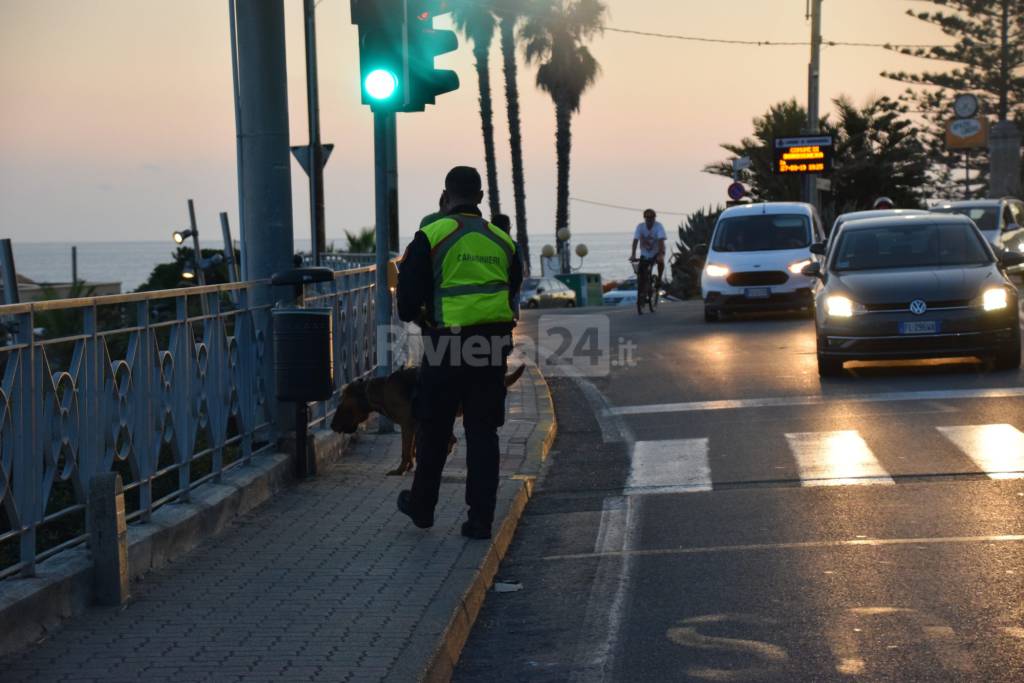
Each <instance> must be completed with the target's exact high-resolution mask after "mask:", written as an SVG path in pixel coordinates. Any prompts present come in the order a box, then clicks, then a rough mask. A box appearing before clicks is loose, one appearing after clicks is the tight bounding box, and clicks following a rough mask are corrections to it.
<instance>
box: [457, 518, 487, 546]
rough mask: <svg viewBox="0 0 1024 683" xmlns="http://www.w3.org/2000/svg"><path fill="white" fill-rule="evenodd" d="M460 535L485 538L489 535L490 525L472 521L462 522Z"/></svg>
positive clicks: (478, 538) (480, 539)
mask: <svg viewBox="0 0 1024 683" xmlns="http://www.w3.org/2000/svg"><path fill="white" fill-rule="evenodd" d="M462 535H463V536H465V537H466V538H472V539H476V540H478V541H483V540H486V539H488V538H490V537H491V525H490V524H481V523H479V522H473V521H468V522H463V523H462Z"/></svg>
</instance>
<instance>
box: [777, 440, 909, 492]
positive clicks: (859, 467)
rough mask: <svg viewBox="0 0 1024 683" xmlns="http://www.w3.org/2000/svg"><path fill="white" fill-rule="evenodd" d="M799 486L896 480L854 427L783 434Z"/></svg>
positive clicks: (882, 482) (842, 484)
mask: <svg viewBox="0 0 1024 683" xmlns="http://www.w3.org/2000/svg"><path fill="white" fill-rule="evenodd" d="M786 441H788V442H789V448H790V450H792V451H793V456H794V457H795V458H796V464H797V467H798V468H799V469H800V485H801V486H849V485H851V484H895V482H894V481H893V480H892V477H890V476H889V473H888V472H886V471H885V468H883V467H882V465H881V463H879V462H878V459H877V458H876V457H875V454H874V453H872V452H871V449H870V448H868V445H867V444H866V443H864V439H863V438H861V436H860V434H859V433H857V432H856V431H840V432H801V433H796V434H786Z"/></svg>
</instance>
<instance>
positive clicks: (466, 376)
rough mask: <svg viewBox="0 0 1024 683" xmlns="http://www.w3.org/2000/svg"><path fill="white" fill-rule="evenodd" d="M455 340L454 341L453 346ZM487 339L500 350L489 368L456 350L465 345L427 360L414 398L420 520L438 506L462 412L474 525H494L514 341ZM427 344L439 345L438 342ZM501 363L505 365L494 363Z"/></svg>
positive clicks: (415, 495)
mask: <svg viewBox="0 0 1024 683" xmlns="http://www.w3.org/2000/svg"><path fill="white" fill-rule="evenodd" d="M454 339H456V338H455V337H449V340H448V341H453V340H454ZM488 339H489V340H490V343H497V344H499V345H500V347H501V349H500V352H499V353H498V354H495V355H493V356H492V354H489V353H488V354H485V355H486V356H488V357H489V359H488V360H486V364H481V362H476V363H472V364H471V363H468V362H466V360H465V359H463V358H462V357H461V355H460V353H459V348H457V347H458V346H460V345H461V344H453V345H449V351H448V352H447V353H445V354H443V355H441V354H435V355H434V356H433V357H431V356H432V354H431V353H429V352H427V353H425V354H424V357H423V362H422V364H421V365H420V374H419V383H418V385H417V387H416V395H415V398H414V401H415V403H414V411H415V415H416V419H417V422H418V426H419V429H418V431H417V433H416V474H415V475H414V477H413V482H412V497H411V500H410V503H411V505H412V508H413V509H414V510H415V511H416V513H417V514H430V513H432V512H433V510H434V507H435V506H436V505H437V498H438V492H439V490H440V488H441V472H442V470H443V469H444V465H445V461H446V460H447V459H448V444H449V438H450V437H451V434H452V428H453V426H454V424H455V417H456V415H457V413H458V410H459V407H460V406H461V407H462V413H463V416H462V422H463V426H464V428H465V431H466V461H467V462H466V466H467V469H468V476H467V478H466V505H468V506H469V520H470V522H473V523H475V524H479V525H483V526H487V527H489V526H490V525H491V523H492V522H493V521H494V506H495V502H496V497H497V493H498V469H499V465H500V458H501V453H500V448H499V445H498V427H500V426H501V425H503V424H504V423H505V395H506V389H505V370H506V367H507V358H508V354H509V352H510V351H511V348H512V345H511V341H512V340H511V335H504V336H498V337H488ZM424 342H425V343H434V344H437V343H438V338H437V337H434V338H433V339H424ZM499 357H500V361H498V362H495V361H496V360H497V359H498V358H499ZM480 360H481V359H477V361H480Z"/></svg>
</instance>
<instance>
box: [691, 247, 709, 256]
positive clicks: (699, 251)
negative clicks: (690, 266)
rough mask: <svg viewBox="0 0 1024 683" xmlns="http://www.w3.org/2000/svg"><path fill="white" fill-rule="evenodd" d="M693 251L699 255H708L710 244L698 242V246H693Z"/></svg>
mask: <svg viewBox="0 0 1024 683" xmlns="http://www.w3.org/2000/svg"><path fill="white" fill-rule="evenodd" d="M693 253H694V254H696V255H697V256H707V255H708V245H706V244H698V245H697V246H695V247H694V248H693Z"/></svg>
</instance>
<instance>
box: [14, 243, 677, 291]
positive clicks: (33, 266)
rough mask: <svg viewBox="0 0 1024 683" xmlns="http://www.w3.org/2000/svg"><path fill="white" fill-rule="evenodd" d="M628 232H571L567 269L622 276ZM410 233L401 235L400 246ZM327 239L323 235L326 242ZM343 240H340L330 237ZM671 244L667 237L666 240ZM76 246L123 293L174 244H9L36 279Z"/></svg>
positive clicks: (86, 268) (63, 274) (534, 250)
mask: <svg viewBox="0 0 1024 683" xmlns="http://www.w3.org/2000/svg"><path fill="white" fill-rule="evenodd" d="M632 238H633V236H632V234H631V233H629V232H623V233H621V234H620V233H608V232H604V233H590V234H579V235H573V239H572V246H573V249H575V248H576V245H578V244H585V245H586V246H587V249H588V251H589V253H588V255H587V257H586V258H584V259H580V258H579V257H578V256H576V255H575V253H574V254H573V258H572V267H573V269H574V270H578V271H579V272H585V273H599V274H600V275H601V276H602V277H603V279H604V280H605V281H606V282H607V281H609V280H621V279H624V278H626V277H630V276H631V275H632V274H633V271H632V267H631V266H630V264H629V262H628V261H627V258H628V257H629V249H630V244H631V242H632ZM411 239H412V236H411V235H409V236H403V239H402V244H403V246H404V245H405V244H407V243H408V242H409V240H411ZM331 241H332V238H328V240H327V242H328V244H329V243H330V242H331ZM333 241H334V242H335V243H336V244H344V243H345V240H344V238H340V239H339V238H333ZM553 241H554V240H553V236H552V237H548V238H547V239H545V238H543V237H541V236H540V235H532V236H531V238H530V253H531V260H532V262H533V270H534V272H535V273H536V272H539V266H538V262H539V258H540V250H541V247H543V246H544V244H549V243H553ZM669 242H670V243H669V246H671V240H670V241H669ZM72 246H76V247H77V248H78V277H79V278H80V279H83V280H88V281H91V282H120V283H121V291H122V292H131V291H134V290H135V289H136V288H137V287H138V286H139V285H141V284H142V283H143V282H145V281H146V279H147V278H148V277H149V274H150V273H151V272H152V271H153V268H154V267H155V266H156V265H158V264H161V263H167V262H169V261H171V260H172V259H173V254H174V250H175V248H176V245H175V244H174V243H173V242H171V241H170V240H167V241H166V242H159V241H153V242H17V241H14V242H13V248H14V266H15V268H16V269H17V271H18V273H19V274H21V275H24V276H26V277H29V278H31V279H33V280H35V281H36V282H70V281H71V247H72ZM202 246H203V247H204V248H213V249H216V248H219V247H220V246H221V245H220V244H205V245H202ZM295 247H296V250H297V251H308V250H309V240H305V241H303V240H296V241H295Z"/></svg>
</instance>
